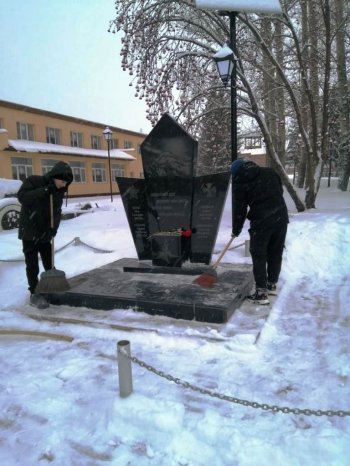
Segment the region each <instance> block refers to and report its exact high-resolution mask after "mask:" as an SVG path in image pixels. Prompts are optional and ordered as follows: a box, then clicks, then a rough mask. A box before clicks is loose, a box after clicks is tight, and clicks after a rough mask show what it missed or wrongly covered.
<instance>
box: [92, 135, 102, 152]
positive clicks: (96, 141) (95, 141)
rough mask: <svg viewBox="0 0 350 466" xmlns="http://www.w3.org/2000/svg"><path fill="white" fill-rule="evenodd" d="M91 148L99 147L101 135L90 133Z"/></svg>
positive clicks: (97, 148)
mask: <svg viewBox="0 0 350 466" xmlns="http://www.w3.org/2000/svg"><path fill="white" fill-rule="evenodd" d="M91 149H96V150H99V149H101V136H96V135H95V134H92V135H91Z"/></svg>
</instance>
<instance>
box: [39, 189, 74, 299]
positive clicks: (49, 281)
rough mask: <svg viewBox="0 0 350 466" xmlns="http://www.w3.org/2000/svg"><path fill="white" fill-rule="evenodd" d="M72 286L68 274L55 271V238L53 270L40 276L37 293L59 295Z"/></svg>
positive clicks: (52, 242)
mask: <svg viewBox="0 0 350 466" xmlns="http://www.w3.org/2000/svg"><path fill="white" fill-rule="evenodd" d="M50 226H51V229H53V227H54V223H53V196H52V194H50ZM69 288H70V286H69V283H68V281H67V279H66V274H65V273H64V272H63V271H62V270H56V269H55V243H54V238H53V237H52V238H51V269H50V270H45V272H42V273H41V275H40V281H39V283H38V284H37V287H36V290H35V291H36V293H59V292H62V291H67V290H69Z"/></svg>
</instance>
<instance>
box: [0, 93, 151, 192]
mask: <svg viewBox="0 0 350 466" xmlns="http://www.w3.org/2000/svg"><path fill="white" fill-rule="evenodd" d="M17 122H20V123H24V124H27V125H33V129H34V134H33V136H34V138H33V139H34V141H36V142H43V143H46V142H47V140H46V127H50V128H57V129H59V130H60V144H59V145H60V146H71V131H73V132H77V133H82V138H83V140H82V147H83V148H85V149H91V136H92V135H93V136H98V137H99V138H100V143H101V146H100V149H101V150H103V151H105V154H104V156H102V157H101V156H98V157H97V156H96V157H95V156H92V155H81V154H74V152H73V153H72V154H59V153H55V152H54V149H55V144H51V145H50V147H52V148H53V151H52V152H49V153H43V152H26V151H15V150H13V149H12V150H11V149H10V147H9V142H8V140H18V139H19V138H18V135H17ZM105 127H106V125H105V124H101V123H96V122H93V121H88V120H82V119H79V118H75V117H71V116H67V115H61V114H57V113H53V112H48V111H45V110H41V109H36V108H32V107H26V106H23V105H20V104H15V103H11V102H5V101H1V100H0V128H2V129H0V178H8V179H12V178H13V173H12V164H11V158H12V157H20V158H23V159H25V158H28V159H31V161H32V167H33V174H36V175H42V174H43V168H42V161H43V160H45V159H50V160H62V161H65V162H67V163H71V162H73V161H79V162H83V163H84V165H85V174H86V181H85V182H80V183H79V182H73V183H72V185H71V187H70V195H72V196H84V195H107V194H109V193H110V184H109V165H108V151H107V148H108V146H107V141H105V139H104V137H103V134H102V132H103V130H104V129H105ZM109 128H110V129H111V131H112V132H113V136H112V138H113V139H116V140H117V141H118V146H117V148H118V149H120V150H121V151H123V150H124V148H125V146H128V147H130V148H132V149H134V150H133V151H130V152H129V151H126V153H127V154H129V155H132V156H133V157H135V160H133V161H130V160H123V159H118V158H115V157H114V156H113V157H112V156H111V158H110V160H111V164H112V165H118V167H120V168H122V169H123V170H124V176H126V177H135V178H142V177H143V168H142V160H141V154H140V150H139V147H140V145H141V143H142V142H143V140H144V138H145V136H146V135H145V134H142V133H137V132H134V131H129V130H125V129H122V128H117V127H113V126H111V125H109ZM5 130H6V131H5ZM93 163H102V164H103V165H104V168H105V173H106V181H105V182H104V181H103V182H94V181H93V176H92V164H93ZM112 191H113V192H114V193H117V192H118V185H117V183H116V181H114V179H113V177H112Z"/></svg>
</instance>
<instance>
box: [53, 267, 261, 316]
mask: <svg viewBox="0 0 350 466" xmlns="http://www.w3.org/2000/svg"><path fill="white" fill-rule="evenodd" d="M150 268H151V269H152V270H144V269H150ZM138 269H143V270H138ZM161 269H163V270H161ZM165 269H168V267H166V268H161V267H154V266H152V264H151V262H150V261H141V262H139V261H138V260H137V259H127V258H125V259H120V260H118V261H116V262H112V263H111V264H107V265H104V266H102V267H99V268H97V269H93V270H90V271H89V272H85V273H82V274H81V275H77V276H76V277H73V278H71V279H69V280H68V282H69V284H70V289H69V290H68V291H66V292H64V293H50V294H47V295H46V297H47V299H48V301H49V302H50V303H51V304H58V305H69V306H78V307H81V306H84V307H87V308H91V309H100V310H106V311H108V310H112V309H118V308H121V309H134V310H136V311H141V312H146V313H148V314H152V315H156V314H157V315H164V316H168V317H173V318H175V319H186V320H197V321H200V322H212V323H224V322H227V321H228V320H229V318H230V317H231V315H232V314H233V313H234V311H235V310H236V309H238V308H239V306H240V304H241V302H242V301H243V299H244V298H245V296H246V295H247V294H248V293H249V292H250V290H251V288H252V284H253V275H252V266H251V265H248V264H228V263H223V264H221V265H220V266H219V267H218V268H217V273H218V278H217V281H216V282H215V284H214V285H213V286H212V287H211V288H202V287H201V286H199V285H196V284H194V283H193V281H194V279H195V278H196V274H198V275H200V274H201V273H203V272H205V270H207V269H208V266H202V265H201V264H197V265H194V264H187V263H185V264H184V265H183V267H181V268H179V270H178V272H179V273H175V272H174V270H173V269H174V268H171V269H172V270H171V272H169V271H167V270H165ZM125 270H127V271H125ZM128 270H130V271H128ZM145 272H146V273H145ZM184 272H185V273H184ZM191 272H194V273H191Z"/></svg>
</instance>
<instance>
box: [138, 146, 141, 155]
mask: <svg viewBox="0 0 350 466" xmlns="http://www.w3.org/2000/svg"><path fill="white" fill-rule="evenodd" d="M137 153H138V154H141V144H137Z"/></svg>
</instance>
